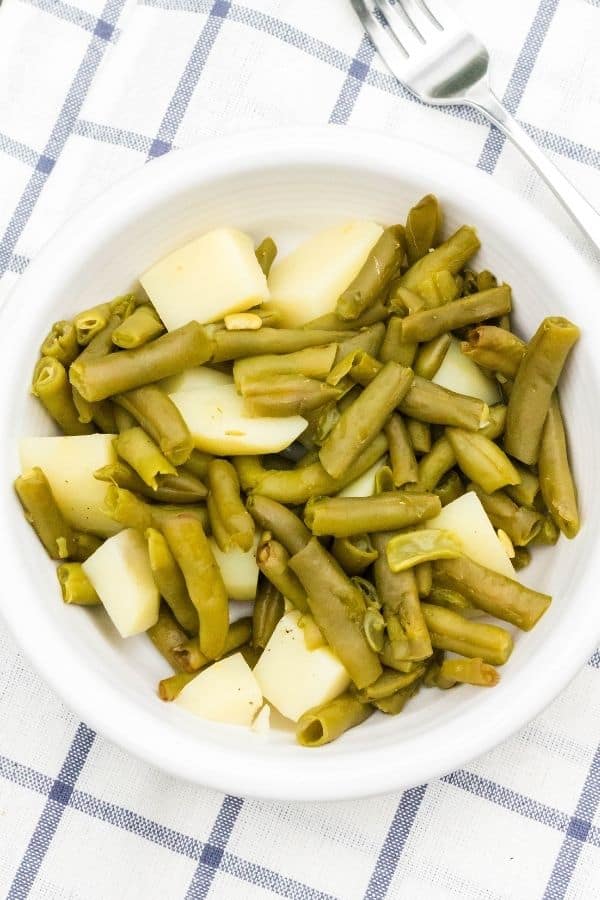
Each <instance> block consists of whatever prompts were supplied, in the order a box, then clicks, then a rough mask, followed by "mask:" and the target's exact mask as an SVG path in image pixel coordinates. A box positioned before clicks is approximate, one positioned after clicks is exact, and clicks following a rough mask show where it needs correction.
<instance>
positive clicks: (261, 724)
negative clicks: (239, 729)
mask: <svg viewBox="0 0 600 900" xmlns="http://www.w3.org/2000/svg"><path fill="white" fill-rule="evenodd" d="M270 730H271V707H270V706H269V704H268V703H265V705H264V706H263V708H262V709H261V710H260V712H259V713H258V715H257V717H256V718H255V720H254V722H253V723H252V731H255V732H256V734H268V733H269V731H270Z"/></svg>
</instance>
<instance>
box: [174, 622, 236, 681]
mask: <svg viewBox="0 0 600 900" xmlns="http://www.w3.org/2000/svg"><path fill="white" fill-rule="evenodd" d="M251 635H252V619H251V618H250V616H246V617H245V618H243V619H237V620H236V621H235V622H232V623H231V625H230V626H229V629H228V631H227V637H226V638H225V648H224V650H223V653H222V654H221V655H222V656H229V654H230V653H235V652H236V650H240V652H242V650H241V648H243V647H244V645H245V644H247V643H248V641H249V640H250V637H251ZM173 654H174V656H175V658H176V660H177V664H178V666H179V668H180V669H182V670H183V671H184V672H194V673H196V672H198V671H199V670H200V669H204V668H205V667H206V666H207V665H209V663H211V662H212V661H213V659H212V657H211V656H207V655H206V654H205V653H203V652H202V651H201V649H200V647H199V645H198V638H197V637H193V638H188V640H187V641H184V642H183V644H180V645H179V647H175V649H174V650H173Z"/></svg>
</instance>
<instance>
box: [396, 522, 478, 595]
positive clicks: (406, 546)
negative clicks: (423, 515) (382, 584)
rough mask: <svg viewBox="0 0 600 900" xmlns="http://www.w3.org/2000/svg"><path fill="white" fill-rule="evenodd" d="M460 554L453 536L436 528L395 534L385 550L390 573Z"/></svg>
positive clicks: (459, 547) (459, 546)
mask: <svg viewBox="0 0 600 900" xmlns="http://www.w3.org/2000/svg"><path fill="white" fill-rule="evenodd" d="M461 552H462V544H461V543H460V541H458V540H457V538H456V537H455V536H454V534H453V533H452V532H451V531H443V530H441V529H438V528H423V529H421V530H419V531H410V532H408V533H405V534H397V535H395V536H394V537H393V538H392V539H391V540H390V541H389V542H388V545H387V549H386V554H387V560H388V565H389V567H390V569H391V570H392V572H403V571H404V569H412V568H413V566H418V565H419V563H424V562H430V561H431V560H434V559H454V558H455V557H457V556H460V554H461ZM419 593H420V592H419Z"/></svg>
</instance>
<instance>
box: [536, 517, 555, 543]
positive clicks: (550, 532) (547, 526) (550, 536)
mask: <svg viewBox="0 0 600 900" xmlns="http://www.w3.org/2000/svg"><path fill="white" fill-rule="evenodd" d="M559 537H560V528H559V527H558V525H557V524H556V522H555V521H554V519H553V518H552V516H544V518H543V520H542V527H541V529H540V531H539V532H538V534H537V535H536V536H535V537H534V539H533V541H532V543H533V544H543V545H546V546H553V545H554V544H556V542H557V541H558V539H559Z"/></svg>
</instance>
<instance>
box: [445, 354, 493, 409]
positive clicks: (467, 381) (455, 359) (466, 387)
mask: <svg viewBox="0 0 600 900" xmlns="http://www.w3.org/2000/svg"><path fill="white" fill-rule="evenodd" d="M431 380H432V381H433V383H434V384H439V385H440V387H445V388H447V389H448V390H449V391H455V392H456V393H457V394H466V395H467V397H477V399H478V400H483V402H484V403H487V404H488V406H493V404H494V403H498V402H499V401H500V389H499V386H498V382H497V381H496V380H495V378H490V376H489V375H486V374H485V372H483V371H482V370H481V369H480V368H479V366H478V365H477V364H476V363H474V362H473V360H472V359H469V357H468V356H465V354H464V353H463V352H462V351H461V349H460V341H457V340H456V338H452V340H451V342H450V346H449V347H448V352H447V353H446V355H445V357H444V361H443V362H442V364H441V366H440V367H439V369H438V370H437V372H436V374H435V375H434V376H433V378H432V379H431Z"/></svg>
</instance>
